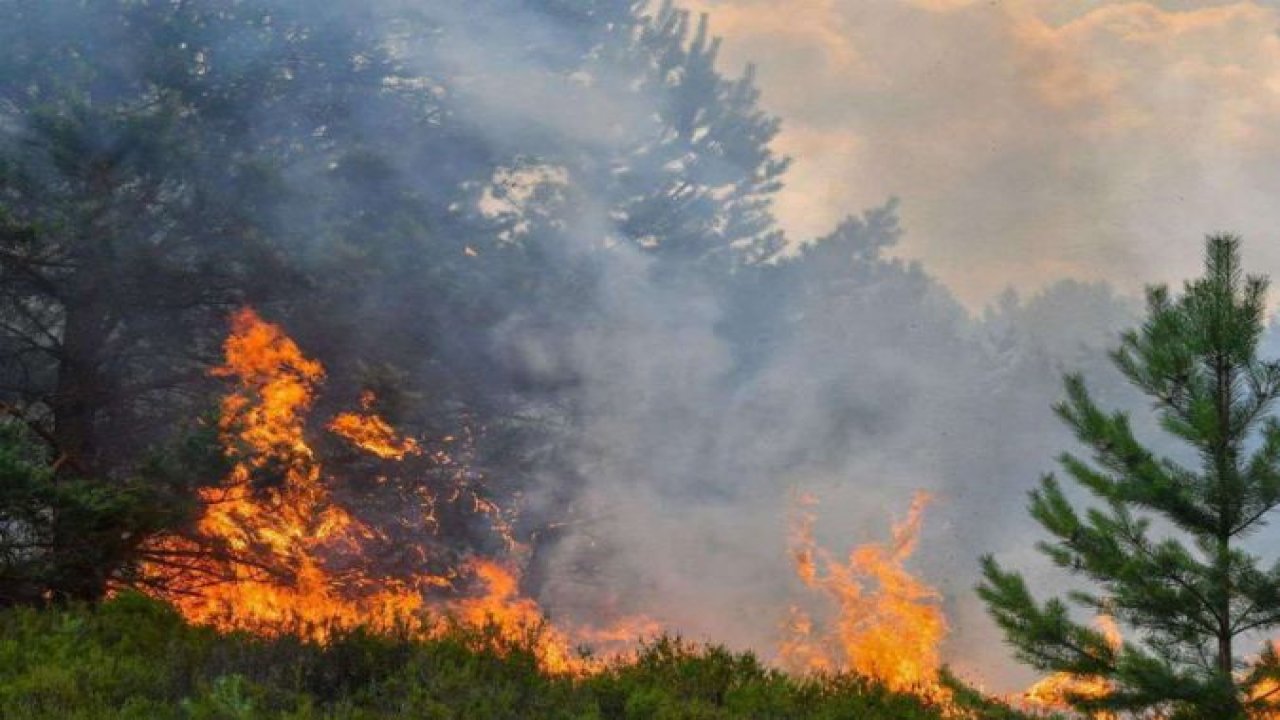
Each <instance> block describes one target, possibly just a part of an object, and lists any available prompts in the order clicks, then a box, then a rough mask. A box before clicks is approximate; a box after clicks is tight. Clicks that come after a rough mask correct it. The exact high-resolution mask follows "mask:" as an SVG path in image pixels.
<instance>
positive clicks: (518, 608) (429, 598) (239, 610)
mask: <svg viewBox="0 0 1280 720" xmlns="http://www.w3.org/2000/svg"><path fill="white" fill-rule="evenodd" d="M212 374H213V375H214V376H216V377H219V378H224V379H226V380H227V381H228V383H229V384H230V390H229V392H228V393H227V394H226V395H225V397H224V398H223V400H222V402H221V406H220V414H219V420H218V430H219V433H220V437H221V439H222V444H223V448H224V451H225V453H226V456H227V459H228V461H229V462H230V466H231V470H230V472H229V473H228V474H227V475H226V477H225V478H223V480H222V482H220V483H219V484H217V485H216V486H213V487H210V488H206V489H205V490H203V491H202V492H201V494H200V500H201V501H202V510H201V514H200V517H199V519H198V521H197V523H196V537H195V538H187V537H168V538H165V539H163V540H161V541H159V547H158V548H157V549H158V550H160V551H162V552H158V553H156V554H155V555H156V556H164V557H169V558H188V559H187V560H186V562H185V564H184V563H178V564H176V565H175V564H163V563H159V562H156V563H152V564H149V565H147V566H146V567H144V569H143V577H144V579H145V578H146V577H147V576H148V575H150V576H152V577H153V578H154V579H155V580H156V582H154V583H151V585H152V586H153V587H156V588H163V589H161V590H157V592H159V593H160V594H161V595H162V596H163V597H165V598H166V599H167V600H169V601H170V602H172V603H173V604H174V605H175V606H176V607H177V608H178V609H179V611H180V612H181V613H182V614H183V615H184V616H185V617H186V618H188V619H189V620H191V621H192V622H195V623H200V624H207V625H212V626H214V627H218V628H221V629H241V630H249V631H252V632H258V633H263V634H271V633H279V632H300V633H302V634H303V635H305V636H307V637H310V638H311V639H315V640H320V641H323V640H324V639H325V637H326V636H327V635H328V634H329V633H331V632H333V631H334V630H335V629H342V628H354V627H358V626H372V627H374V628H375V629H376V628H390V627H393V626H395V627H403V626H405V623H406V622H408V623H409V626H412V627H416V628H419V629H420V632H422V633H423V634H424V635H428V636H429V635H431V634H432V633H437V632H442V631H444V630H445V629H447V628H448V627H450V626H451V625H450V624H451V623H460V624H462V625H463V626H465V627H472V628H480V627H488V628H492V629H493V630H494V631H496V632H497V633H498V634H499V635H500V636H501V637H503V638H505V639H508V640H512V641H516V642H519V641H520V640H521V639H523V638H531V637H532V638H536V646H535V653H536V655H537V657H538V659H539V661H540V663H541V664H542V666H543V668H544V669H545V670H547V671H549V672H555V673H575V674H581V673H588V672H592V671H595V670H598V669H600V668H602V667H604V666H605V665H606V663H607V662H608V661H609V659H610V658H611V657H617V655H618V654H619V653H620V652H622V648H624V647H627V646H629V645H630V644H631V643H634V642H635V641H636V640H638V639H640V638H642V637H645V636H652V635H655V634H657V633H659V632H662V631H664V630H667V628H666V627H664V626H663V625H661V624H660V623H658V622H656V621H654V620H651V619H648V618H621V619H618V620H617V621H616V622H614V623H612V624H610V625H609V626H607V627H595V626H586V625H584V626H573V625H569V624H557V625H549V624H547V622H546V618H545V613H544V612H543V609H542V608H541V607H540V606H539V605H538V603H537V602H536V601H535V600H534V599H533V598H531V597H528V596H527V595H525V594H524V593H523V592H522V590H521V587H520V581H521V574H520V570H519V568H520V557H521V553H522V552H523V550H524V549H523V547H522V546H520V544H519V543H517V542H515V541H514V540H513V539H512V538H511V533H510V525H509V522H508V520H507V519H506V517H507V516H506V515H505V514H504V513H503V512H502V511H501V510H500V509H499V508H497V507H496V506H495V505H494V504H493V503H492V502H491V501H489V500H487V499H486V498H484V497H483V496H481V495H479V494H476V493H474V492H472V494H471V501H470V502H471V505H470V507H471V508H472V509H473V510H474V512H476V513H477V514H479V515H481V516H484V517H486V518H488V519H489V520H490V525H491V526H492V529H493V531H494V532H495V533H496V534H497V535H498V536H499V537H501V538H502V539H503V540H504V546H505V547H506V548H507V550H508V551H509V555H510V557H501V558H499V557H480V556H472V557H468V558H465V559H463V560H462V561H460V562H459V563H457V564H456V566H454V567H450V568H449V569H448V570H447V571H444V572H427V571H425V570H424V571H421V572H417V573H416V574H412V575H410V576H409V577H402V576H395V577H385V576H375V575H373V574H369V573H367V572H366V571H365V563H364V562H363V560H364V559H365V557H364V554H365V553H367V552H368V550H367V545H368V544H369V543H370V542H371V541H374V540H377V539H379V538H380V532H379V530H378V529H376V528H374V527H371V526H369V525H368V524H366V523H364V522H362V521H361V520H360V519H359V518H357V517H356V516H355V515H354V514H352V513H351V512H350V511H349V510H348V509H347V508H346V507H344V506H343V504H342V503H341V502H340V501H339V500H338V499H337V498H336V497H335V495H334V493H333V491H332V489H331V483H332V482H333V478H332V477H331V476H330V475H329V474H328V471H327V470H326V467H325V463H324V462H323V460H322V458H321V457H320V455H319V453H318V452H317V451H316V449H315V448H314V447H313V445H312V443H310V442H309V441H308V437H307V436H308V432H310V430H309V429H308V428H309V425H308V419H309V416H310V414H311V413H312V412H313V410H314V407H313V406H314V404H315V400H316V397H317V393H318V391H319V390H320V389H321V387H322V386H323V383H324V381H325V370H324V367H323V366H322V365H321V364H320V363H319V362H317V361H316V360H313V359H311V358H309V357H307V356H306V355H305V354H304V353H303V352H302V350H301V349H300V348H299V347H298V345H297V344H296V343H295V342H294V341H293V340H292V339H291V338H289V337H288V336H287V335H286V334H285V333H284V332H283V330H282V329H281V328H280V327H278V326H276V325H274V324H271V323H268V322H266V321H264V320H263V319H262V318H261V317H259V316H258V314H257V313H256V312H254V311H253V310H251V309H244V310H241V311H239V312H238V313H236V314H235V315H234V316H233V318H232V326H231V333H230V335H229V336H228V338H227V339H226V342H225V344H224V361H223V363H222V365H220V366H219V367H217V368H215V369H214V370H212ZM359 404H360V408H359V410H358V411H346V412H340V413H337V414H336V415H335V416H334V417H333V418H331V419H330V420H329V421H328V422H327V423H325V424H324V425H323V428H324V430H325V431H327V432H328V433H331V434H332V435H333V436H335V437H337V438H339V439H340V440H341V441H342V442H343V443H345V444H347V445H349V446H350V447H351V448H353V449H354V450H356V451H359V452H360V453H363V454H364V455H366V456H368V457H369V458H372V459H374V460H376V461H379V462H400V461H403V460H405V459H406V458H414V457H420V456H426V457H429V458H430V459H431V460H432V461H433V462H436V463H438V464H446V465H447V464H449V463H452V462H453V460H452V459H451V458H449V457H448V456H447V455H446V454H444V453H442V452H439V451H431V450H429V449H428V448H427V447H426V446H425V445H424V443H423V441H422V440H421V439H418V438H413V437H406V436H404V435H402V434H401V433H400V432H399V431H398V430H396V429H395V428H394V427H393V426H392V425H391V424H390V423H388V422H387V421H386V420H385V419H383V418H382V417H381V416H380V415H379V414H378V413H377V412H376V407H377V397H376V396H375V395H374V394H372V393H371V392H365V393H363V394H362V395H361V397H360V401H359ZM434 492H436V493H437V494H438V495H440V496H450V497H453V498H455V499H456V498H457V497H459V496H460V495H462V494H463V493H464V492H467V489H466V488H465V487H463V482H462V481H458V482H457V483H455V486H454V487H447V488H438V489H436V490H435V491H434ZM928 502H929V497H928V496H927V495H925V494H923V493H920V494H917V496H916V497H915V499H914V501H913V502H912V504H911V507H910V509H909V511H908V513H907V516H906V517H905V518H904V519H903V520H901V521H900V522H898V523H896V524H894V526H893V530H892V538H891V541H890V542H888V543H869V544H864V545H861V546H858V547H855V548H854V549H853V550H852V551H851V553H850V554H849V557H848V560H847V562H840V561H839V560H838V559H837V558H835V557H834V556H832V555H831V554H830V553H828V552H827V551H826V550H824V549H822V548H820V547H819V546H818V545H817V544H816V542H815V540H814V535H813V524H814V505H815V504H816V501H815V500H813V499H812V498H810V497H807V496H805V497H802V498H800V500H799V503H798V506H799V507H798V512H797V513H796V514H795V516H794V518H793V527H792V537H791V554H792V558H793V561H794V565H795V571H796V573H797V575H798V577H799V578H800V580H801V582H802V584H803V586H804V587H805V588H806V589H807V590H808V591H809V592H811V593H812V596H813V597H812V598H811V599H816V600H819V601H821V602H822V603H824V604H825V608H826V611H825V612H822V613H814V614H810V613H809V612H806V611H804V610H802V609H800V606H799V605H797V606H794V607H793V608H792V611H791V616H790V619H789V620H788V622H787V623H786V624H785V628H784V636H783V637H782V639H781V640H780V642H779V646H778V648H777V653H776V655H775V658H776V662H777V664H778V665H779V666H781V667H783V668H785V669H787V670H790V671H793V672H797V673H832V672H840V671H854V672H858V673H860V674H862V675H866V676H869V677H872V678H875V679H878V680H880V681H882V682H883V683H885V685H886V686H888V687H890V688H892V689H895V690H901V691H910V692H915V693H919V694H922V695H924V696H925V697H929V698H931V699H934V700H945V698H946V697H947V693H946V691H945V689H944V688H942V686H941V685H940V684H939V682H938V671H939V667H940V664H941V657H940V644H941V642H942V639H943V638H944V636H945V635H946V632H947V621H946V617H945V615H944V613H943V611H942V608H941V597H940V594H939V593H938V592H937V591H936V590H935V589H934V588H932V587H931V586H929V585H928V584H926V583H925V582H923V581H922V580H920V579H919V578H917V577H915V576H914V575H912V574H911V573H909V572H908V571H907V570H906V568H905V567H904V563H905V562H906V561H907V560H908V559H909V558H910V557H911V555H912V553H913V552H914V550H915V548H916V544H917V538H918V534H919V530H920V526H921V522H922V515H923V512H924V509H925V506H926V505H927V503H928ZM426 506H427V509H426V510H425V512H430V511H431V508H433V507H434V506H433V505H432V503H431V502H427V503H426ZM210 547H212V548H215V549H219V550H220V552H218V553H215V554H213V555H212V556H211V555H210V554H209V553H208V552H207V550H208V549H209V548H210ZM418 550H419V553H420V554H421V555H423V556H424V557H425V556H426V554H427V553H428V552H429V550H428V549H427V548H419V549H418ZM144 584H145V583H144ZM533 628H538V629H539V632H537V633H531V632H530V630H531V629H533ZM591 645H595V646H596V647H594V648H593V649H594V650H595V651H596V652H595V654H594V655H592V656H591V657H590V658H588V657H586V656H584V655H583V653H581V652H578V651H577V650H576V648H579V647H584V646H591ZM600 650H604V651H605V652H600ZM1061 682H1065V681H1059V680H1055V679H1050V680H1048V681H1046V682H1045V683H1044V684H1043V686H1037V688H1039V690H1037V691H1036V692H1035V697H1034V698H1033V699H1034V700H1035V704H1036V705H1037V706H1039V707H1060V706H1061V701H1062V697H1061V693H1057V694H1055V693H1054V692H1051V690H1052V689H1053V688H1054V687H1057V686H1058V685H1059V684H1061Z"/></svg>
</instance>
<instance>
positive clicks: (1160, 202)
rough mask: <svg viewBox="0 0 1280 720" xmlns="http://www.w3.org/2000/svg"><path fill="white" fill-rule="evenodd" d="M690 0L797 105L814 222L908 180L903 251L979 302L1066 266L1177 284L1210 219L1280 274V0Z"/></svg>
mask: <svg viewBox="0 0 1280 720" xmlns="http://www.w3.org/2000/svg"><path fill="white" fill-rule="evenodd" d="M684 5H685V6H686V7H688V8H690V9H692V10H694V11H705V12H709V13H710V17H711V28H712V31H713V33H714V34H717V35H720V36H722V37H723V38H724V48H723V53H722V60H723V66H724V67H725V68H726V69H729V70H739V69H741V68H743V67H744V66H745V65H746V64H747V63H748V62H754V63H756V65H757V69H758V73H759V84H760V86H761V89H762V91H763V104H764V106H765V107H766V108H767V109H768V110H769V111H771V112H773V113H776V114H778V115H780V116H781V117H782V118H783V133H782V135H781V136H780V138H779V140H778V148H779V149H780V150H781V151H783V152H784V153H786V154H789V155H791V156H793V157H794V159H795V165H794V166H793V168H792V171H791V173H790V176H789V181H788V186H787V188H786V189H785V190H784V192H783V194H782V197H781V198H780V200H779V205H778V214H779V217H780V219H781V221H782V223H783V225H784V227H785V228H786V229H787V230H788V231H789V233H790V234H791V236H792V238H793V239H794V240H797V241H803V240H805V239H809V238H814V237H818V236H821V235H823V234H826V233H827V232H829V231H830V229H831V228H832V227H833V226H834V225H835V223H836V222H837V221H838V220H839V219H840V218H841V217H843V216H845V215H847V214H849V213H856V212H859V211H861V210H863V209H865V208H867V207H869V206H873V205H877V204H879V203H881V202H883V201H884V200H885V199H886V198H888V197H890V196H896V197H899V198H900V199H901V200H902V203H903V205H902V214H903V220H904V225H905V227H906V230H907V234H906V236H905V238H904V240H903V243H902V246H901V250H900V253H901V254H902V255H903V256H906V257H910V258H914V259H920V260H922V261H923V262H924V264H925V266H926V268H927V269H928V270H929V271H930V272H932V273H933V274H935V275H936V276H938V277H939V278H940V279H942V280H943V282H945V283H946V284H947V285H948V286H950V287H951V288H952V290H953V291H954V292H955V293H956V294H957V296H958V297H959V298H960V299H961V300H962V301H963V302H965V303H966V304H967V305H969V306H970V307H971V308H973V309H978V308H981V307H982V306H984V305H985V304H987V303H988V302H989V301H990V300H991V299H992V298H993V297H994V296H995V295H997V294H998V293H999V292H1001V291H1002V290H1003V289H1005V288H1007V287H1015V288H1017V289H1019V290H1021V291H1024V292H1029V291H1034V290H1035V289H1037V288H1040V287H1043V286H1045V285H1046V284H1048V283H1050V282H1052V281H1054V280H1057V279H1060V278H1064V277H1073V278H1078V279H1087V280H1106V281H1109V282H1111V283H1114V284H1115V285H1116V286H1117V287H1118V288H1120V289H1122V290H1125V291H1136V290H1138V289H1140V288H1141V287H1142V286H1143V285H1144V284H1146V283H1149V282H1169V281H1178V280H1179V279H1181V278H1185V277H1188V276H1190V275H1193V274H1195V273H1196V272H1197V271H1198V270H1199V267H1200V262H1201V258H1200V253H1201V249H1202V242H1201V241H1202V238H1203V236H1204V235H1205V234H1206V233H1210V232H1234V233H1238V234H1241V235H1243V236H1244V237H1245V240H1246V246H1245V256H1246V262H1247V263H1249V266H1250V267H1251V268H1252V269H1254V270H1255V271H1258V272H1266V273H1270V274H1273V275H1280V243H1277V242H1276V241H1277V239H1278V236H1280V202H1277V198H1280V162H1278V161H1280V34H1278V31H1280V3H1274V2H1272V3H1267V2H1212V1H1201V2H1191V1H1185V0H1184V1H1176V0H1166V1H1162V2H1122V1H1119V0H1003V1H1001V0H789V1H788V2H779V1H778V0H688V1H687V2H685V3H684Z"/></svg>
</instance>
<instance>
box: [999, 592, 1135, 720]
mask: <svg viewBox="0 0 1280 720" xmlns="http://www.w3.org/2000/svg"><path fill="white" fill-rule="evenodd" d="M1094 622H1095V623H1096V624H1097V626H1098V629H1099V630H1101V631H1102V634H1103V635H1105V636H1106V638H1107V644H1109V645H1110V646H1111V647H1112V648H1115V649H1119V648H1120V646H1121V645H1123V644H1124V637H1123V636H1122V635H1121V634H1120V628H1119V626H1118V625H1116V622H1115V620H1113V619H1112V618H1111V617H1109V616H1107V615H1099V616H1098V618H1097V619H1096V620H1095V621H1094ZM1114 691H1115V686H1114V684H1113V683H1112V682H1111V681H1110V680H1107V679H1106V678H1101V677H1086V676H1081V675H1072V674H1071V673H1054V674H1053V675H1050V676H1049V677H1046V678H1044V679H1042V680H1040V681H1039V682H1037V683H1035V684H1034V685H1032V686H1031V687H1029V688H1027V690H1026V692H1024V693H1023V695H1022V700H1023V704H1024V705H1025V706H1026V707H1027V708H1028V709H1032V710H1047V711H1067V710H1070V709H1071V704H1070V703H1069V702H1068V698H1071V697H1079V698H1089V699H1097V698H1104V697H1106V696H1108V695H1110V694H1111V693H1112V692H1114ZM1093 717H1095V718H1096V719H1097V720H1116V719H1117V718H1119V717H1120V716H1119V715H1117V714H1115V713H1109V712H1101V713H1097V714H1095V715H1094V716H1093Z"/></svg>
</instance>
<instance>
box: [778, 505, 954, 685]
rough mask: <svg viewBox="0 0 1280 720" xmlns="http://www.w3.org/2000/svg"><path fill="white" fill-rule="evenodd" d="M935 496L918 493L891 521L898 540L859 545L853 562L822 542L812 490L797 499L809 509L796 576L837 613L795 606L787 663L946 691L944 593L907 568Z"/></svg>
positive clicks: (799, 527) (802, 519)
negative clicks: (820, 616)
mask: <svg viewBox="0 0 1280 720" xmlns="http://www.w3.org/2000/svg"><path fill="white" fill-rule="evenodd" d="M929 499H930V498H929V496H928V495H927V494H925V493H917V494H916V496H915V498H914V499H913V500H912V503H911V509H910V511H909V512H908V513H907V517H906V519H904V520H902V521H901V522H898V523H896V524H895V525H894V526H893V541H892V542H891V543H889V544H880V543H870V544H866V545H861V546H859V547H856V548H854V549H853V551H852V552H851V553H850V554H849V559H848V562H847V563H841V562H839V561H838V560H837V559H835V558H834V557H832V556H831V555H830V554H829V553H828V552H827V551H826V550H824V549H822V548H819V547H818V546H817V544H816V543H815V541H814V538H813V523H814V516H813V512H812V511H811V510H809V509H808V508H811V507H812V506H813V505H815V504H816V501H815V500H814V499H813V498H812V497H809V496H802V497H801V498H800V499H799V504H800V505H801V507H802V508H803V509H802V510H801V511H800V512H799V513H798V514H797V519H796V521H795V523H794V527H793V532H792V554H793V557H794V560H795V568H796V574H797V575H798V576H799V577H800V579H801V581H802V582H803V583H804V584H805V586H806V587H809V588H811V589H814V590H817V591H819V592H820V593H822V595H824V596H825V597H826V598H827V600H828V601H829V604H830V605H831V606H833V611H834V619H827V620H826V622H820V621H815V620H814V618H812V617H811V616H810V615H809V614H808V613H806V612H805V611H803V610H801V609H800V608H798V607H796V608H793V609H792V614H791V618H790V620H789V622H788V624H787V628H786V629H787V637H786V639H784V641H783V643H782V646H781V648H780V651H779V656H780V660H781V662H782V664H783V665H784V666H785V667H788V668H790V669H793V670H799V671H829V670H836V669H840V668H849V669H852V670H855V671H857V672H859V673H862V674H863V675H867V676H869V677H873V678H876V679H878V680H880V681H882V682H883V683H884V684H885V685H886V686H887V687H889V688H891V689H894V690H904V691H908V690H909V691H916V692H922V693H923V694H925V695H927V696H930V697H933V698H935V699H938V698H941V697H944V696H945V694H946V693H945V690H944V689H943V688H942V687H941V686H940V685H939V683H938V667H939V665H940V662H941V659H940V651H939V645H940V643H941V641H942V638H943V636H944V635H945V634H946V632H947V622H946V618H945V616H944V615H943V612H942V609H941V607H940V606H939V604H940V601H941V598H940V596H939V595H938V592H937V591H936V590H934V589H933V588H932V587H930V586H929V585H927V584H925V583H924V582H922V581H921V580H919V579H917V578H916V577H914V576H913V575H911V574H910V573H909V572H908V571H907V570H906V568H905V567H904V563H905V562H906V560H907V559H908V558H909V557H911V554H912V552H914V550H915V546H916V538H917V536H918V534H919V531H920V520H921V516H922V513H923V512H924V508H925V505H927V504H928V502H929Z"/></svg>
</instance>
